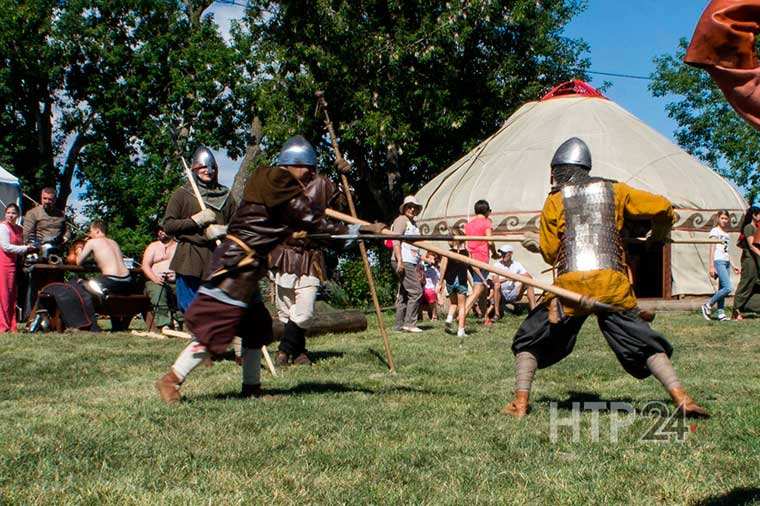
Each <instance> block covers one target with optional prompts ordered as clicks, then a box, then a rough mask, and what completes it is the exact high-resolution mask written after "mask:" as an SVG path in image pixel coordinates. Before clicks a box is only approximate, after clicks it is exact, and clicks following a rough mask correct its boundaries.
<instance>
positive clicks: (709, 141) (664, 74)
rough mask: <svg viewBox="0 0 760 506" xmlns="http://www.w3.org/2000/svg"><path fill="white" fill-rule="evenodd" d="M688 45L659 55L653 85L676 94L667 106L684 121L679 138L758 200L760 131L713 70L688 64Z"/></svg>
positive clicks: (659, 90) (658, 90)
mask: <svg viewBox="0 0 760 506" xmlns="http://www.w3.org/2000/svg"><path fill="white" fill-rule="evenodd" d="M687 46H688V42H687V41H686V39H681V41H680V43H679V46H678V49H677V50H676V53H675V54H674V55H663V56H659V57H657V58H655V60H654V63H655V71H654V73H653V74H652V83H651V84H650V85H649V89H650V91H651V92H652V94H653V95H654V96H655V97H675V101H673V102H671V103H669V104H668V105H667V106H666V110H667V111H668V116H669V117H670V118H673V119H674V120H675V121H676V123H677V125H678V126H677V129H676V131H675V133H674V136H675V139H676V142H678V144H679V145H680V146H681V147H683V148H684V149H685V150H686V151H688V152H689V153H690V154H692V155H693V156H695V157H696V158H699V159H700V160H702V161H704V162H705V163H707V164H708V165H710V166H711V167H713V168H715V170H716V171H717V172H718V173H719V174H721V175H722V176H724V177H726V178H728V179H730V180H732V181H734V182H735V183H736V184H737V186H739V188H741V189H742V190H743V191H744V192H745V197H746V198H747V199H748V200H749V201H750V202H753V201H755V200H756V199H757V197H758V195H759V194H760V173H759V172H758V169H757V167H758V162H757V153H758V152H760V133H759V132H757V131H756V130H754V129H753V128H751V127H750V126H749V125H748V124H747V123H745V121H744V120H743V119H741V117H740V116H739V115H738V114H736V112H735V111H734V110H733V109H732V108H731V106H730V105H729V104H728V102H727V101H726V99H725V98H724V96H723V94H722V93H721V91H720V89H719V88H718V87H717V86H716V85H715V84H714V83H713V81H712V79H711V78H710V76H709V74H708V73H707V72H705V71H703V70H700V69H697V68H694V67H690V66H688V65H686V64H685V63H683V57H684V55H685V53H686V48H687Z"/></svg>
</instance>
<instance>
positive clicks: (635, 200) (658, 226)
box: [539, 183, 674, 315]
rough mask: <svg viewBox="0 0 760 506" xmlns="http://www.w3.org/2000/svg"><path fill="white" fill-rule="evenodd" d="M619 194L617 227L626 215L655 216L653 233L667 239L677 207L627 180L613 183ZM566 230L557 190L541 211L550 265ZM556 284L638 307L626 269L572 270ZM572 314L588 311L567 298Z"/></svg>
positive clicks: (541, 241)
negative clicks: (635, 186)
mask: <svg viewBox="0 0 760 506" xmlns="http://www.w3.org/2000/svg"><path fill="white" fill-rule="evenodd" d="M612 188H613V191H614V194H615V227H616V228H617V230H618V232H619V231H620V230H622V228H623V224H624V222H625V220H626V218H632V219H639V220H640V219H651V220H652V236H653V239H655V240H663V239H665V238H666V237H667V235H668V233H669V232H670V227H671V226H672V224H673V219H674V215H673V206H672V205H671V203H670V201H668V199H666V198H665V197H662V196H660V195H655V194H653V193H649V192H645V191H643V190H637V189H635V188H631V187H630V186H628V185H627V184H625V183H613V184H612ZM564 233H565V213H564V203H563V199H562V193H561V192H556V193H553V194H551V195H549V197H548V198H547V199H546V202H545V203H544V209H543V210H542V211H541V228H540V231H539V244H540V246H541V255H543V257H544V260H545V261H546V263H548V264H549V265H555V263H556V260H557V254H558V253H559V246H560V243H561V240H562V236H563V234H564ZM554 284H555V285H557V286H560V287H562V288H566V289H568V290H572V291H574V292H578V293H581V294H583V295H588V296H591V297H594V298H595V299H597V300H599V301H600V302H604V303H607V304H612V305H615V306H618V307H622V308H625V309H632V308H634V307H636V296H635V295H634V293H633V287H632V286H631V284H630V283H629V282H628V276H627V275H626V273H624V272H619V271H615V270H612V269H600V270H594V271H585V272H568V273H566V274H562V275H560V276H558V277H557V279H556V280H555V282H554ZM563 305H564V308H565V312H566V313H567V314H568V315H573V314H583V313H585V311H583V310H581V309H580V308H578V307H574V306H573V305H570V304H568V302H567V301H563Z"/></svg>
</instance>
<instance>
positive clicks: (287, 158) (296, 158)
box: [277, 135, 317, 167]
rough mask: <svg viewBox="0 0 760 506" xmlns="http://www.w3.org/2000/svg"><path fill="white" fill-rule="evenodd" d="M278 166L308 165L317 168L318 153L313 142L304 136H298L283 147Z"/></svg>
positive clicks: (278, 158)
mask: <svg viewBox="0 0 760 506" xmlns="http://www.w3.org/2000/svg"><path fill="white" fill-rule="evenodd" d="M277 165H307V166H310V167H316V166H317V152H316V151H315V150H314V146H312V145H311V142H309V141H307V140H306V139H305V138H304V136H303V135H296V136H294V137H291V138H290V139H288V140H287V142H285V144H283V145H282V149H281V150H280V155H279V156H278V157H277Z"/></svg>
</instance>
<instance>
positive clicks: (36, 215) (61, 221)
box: [24, 206, 71, 243]
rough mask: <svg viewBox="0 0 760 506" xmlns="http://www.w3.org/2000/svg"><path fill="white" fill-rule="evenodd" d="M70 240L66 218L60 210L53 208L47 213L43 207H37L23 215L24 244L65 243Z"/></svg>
mask: <svg viewBox="0 0 760 506" xmlns="http://www.w3.org/2000/svg"><path fill="white" fill-rule="evenodd" d="M70 238H71V237H70V233H69V231H68V227H67V226H66V216H65V215H64V214H63V211H61V210H60V209H57V208H54V209H53V210H52V211H51V212H49V213H48V212H47V211H45V208H44V207H43V206H37V207H34V208H32V209H30V210H29V211H27V213H26V214H25V215H24V243H29V242H32V241H38V242H40V243H42V242H47V241H53V242H55V241H57V240H61V241H62V242H66V241H68V240H69V239H70Z"/></svg>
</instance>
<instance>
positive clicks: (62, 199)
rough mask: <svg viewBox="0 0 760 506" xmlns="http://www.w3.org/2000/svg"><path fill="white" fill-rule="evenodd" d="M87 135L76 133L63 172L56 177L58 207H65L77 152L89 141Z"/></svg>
mask: <svg viewBox="0 0 760 506" xmlns="http://www.w3.org/2000/svg"><path fill="white" fill-rule="evenodd" d="M89 123H90V122H89V121H87V122H86V123H85V125H84V128H85V129H87V128H88V127H89ZM89 142H90V141H89V139H88V137H87V136H86V135H85V134H83V133H78V134H77V136H76V138H75V139H74V142H73V143H72V144H71V147H70V148H69V152H68V153H67V154H66V161H65V162H64V164H63V172H62V173H61V174H60V176H59V177H58V187H59V188H60V189H59V191H58V202H56V205H57V206H58V207H59V208H60V209H66V203H67V201H68V199H69V196H70V195H71V180H72V179H73V178H74V168H76V165H77V161H78V160H79V153H81V152H82V148H84V147H85V146H86V145H87V144H88V143H89Z"/></svg>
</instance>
